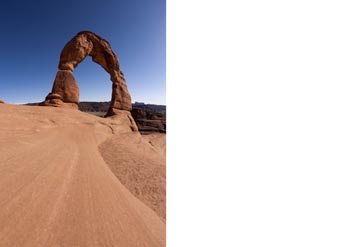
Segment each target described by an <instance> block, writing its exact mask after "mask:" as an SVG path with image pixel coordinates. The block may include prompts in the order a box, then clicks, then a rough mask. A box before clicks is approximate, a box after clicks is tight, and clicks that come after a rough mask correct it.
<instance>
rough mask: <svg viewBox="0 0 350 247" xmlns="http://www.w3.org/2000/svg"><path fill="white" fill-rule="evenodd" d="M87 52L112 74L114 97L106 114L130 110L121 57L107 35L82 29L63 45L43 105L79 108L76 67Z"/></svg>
mask: <svg viewBox="0 0 350 247" xmlns="http://www.w3.org/2000/svg"><path fill="white" fill-rule="evenodd" d="M87 56H91V57H92V60H93V61H94V62H96V63H98V64H99V65H101V66H102V67H103V68H104V69H105V70H106V72H107V73H109V74H110V79H111V81H112V99H111V105H110V108H109V110H108V113H107V116H113V115H115V114H117V113H118V112H119V111H120V110H124V111H131V108H132V106H131V97H130V94H129V91H128V88H127V85H126V81H125V78H124V74H123V72H122V71H121V69H120V65H119V60H118V57H117V56H116V55H115V54H114V52H113V51H112V48H111V46H110V44H109V43H108V42H107V41H106V40H105V39H103V38H101V37H100V36H98V35H97V34H95V33H93V32H89V31H83V32H79V33H78V34H77V35H76V36H75V37H73V39H71V40H70V41H69V42H68V43H67V44H66V45H65V47H64V48H63V50H62V52H61V56H60V62H59V65H58V68H59V71H58V72H57V75H56V78H55V81H54V84H53V87H52V92H51V93H49V95H48V96H47V97H46V99H45V101H44V102H42V103H41V105H44V106H58V107H69V108H76V109H78V103H79V87H78V84H77V82H76V80H75V79H74V76H73V71H74V69H75V68H76V67H77V66H78V64H79V63H80V62H82V61H83V60H84V59H85V57H87Z"/></svg>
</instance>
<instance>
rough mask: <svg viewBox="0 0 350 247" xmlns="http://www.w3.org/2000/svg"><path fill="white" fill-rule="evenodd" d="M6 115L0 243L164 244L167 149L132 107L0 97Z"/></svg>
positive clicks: (0, 112)
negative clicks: (108, 112) (108, 109)
mask: <svg viewBox="0 0 350 247" xmlns="http://www.w3.org/2000/svg"><path fill="white" fill-rule="evenodd" d="M123 112H126V111H123ZM0 119H1V121H0V147H1V148H0V188H1V190H0V245H1V246H36V247H37V246H51V247H55V246H57V247H58V246H84V247H89V246H98V247H100V246H120V247H124V246H129V247H138V246H140V247H141V246H144V247H146V246H147V247H157V246H165V220H164V218H165V211H164V210H165V187H163V186H164V185H165V156H164V153H162V152H161V151H160V150H161V148H160V149H159V148H156V147H155V146H157V144H156V145H154V144H153V145H152V144H151V143H150V142H149V140H148V139H143V137H142V136H141V135H140V134H139V133H138V132H134V131H133V128H135V126H134V125H135V123H134V122H133V121H132V120H131V119H132V118H131V119H130V117H129V116H128V115H127V114H126V113H125V114H124V113H119V114H118V115H116V116H113V117H111V118H100V117H95V116H93V115H89V114H86V113H83V112H80V111H77V110H73V109H66V108H57V107H36V106H15V105H8V104H1V105H0ZM164 137H165V136H164ZM155 143H158V144H160V146H161V145H163V144H161V143H162V141H160V142H155ZM158 146H159V145H158ZM101 153H103V156H102V155H101ZM115 154H118V158H116V156H115ZM105 156H110V157H112V158H113V159H115V162H113V160H108V161H107V162H108V163H109V162H111V163H109V164H108V165H107V164H106V162H105V160H104V157H105ZM113 167H122V169H120V168H118V169H113ZM162 167H164V169H163V168H162ZM134 169H139V171H137V170H134ZM134 177H138V178H142V180H139V179H134ZM122 180H123V181H122ZM148 181H150V182H149V183H150V185H149V188H148V187H145V185H146V184H147V183H148ZM158 185H159V187H158ZM135 191H140V195H138V194H137V193H136V192H135ZM152 205H154V206H152Z"/></svg>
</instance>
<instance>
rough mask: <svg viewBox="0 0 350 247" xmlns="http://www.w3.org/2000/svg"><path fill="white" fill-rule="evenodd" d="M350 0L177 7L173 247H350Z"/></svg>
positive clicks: (170, 99)
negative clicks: (349, 2)
mask: <svg viewBox="0 0 350 247" xmlns="http://www.w3.org/2000/svg"><path fill="white" fill-rule="evenodd" d="M349 74H350V6H349V4H348V1H310V0H303V1H298V0H297V1H295V0H293V1H269V0H267V1H249V0H245V1H243V0H242V1H224V0H215V1H205V0H201V1H199V0H198V1H195V0H168V1H167V110H168V112H167V117H168V126H167V128H168V133H167V137H168V139H167V141H168V145H167V152H168V153H167V154H168V156H167V159H168V161H167V183H168V187H167V193H168V194H167V196H168V198H167V203H168V204H167V209H168V212H167V213H168V215H167V241H168V242H167V246H168V247H187V246H191V247H194V246H196V247H197V246H198V247H202V246H211V247H217V246H269V247H271V246H278V247H282V246H283V247H284V246H293V247H296V246H298V247H300V246H308V247H309V246H337V247H339V246H350V169H349V166H350V162H349V161H350V117H349V114H350V86H349V85H350V76H349Z"/></svg>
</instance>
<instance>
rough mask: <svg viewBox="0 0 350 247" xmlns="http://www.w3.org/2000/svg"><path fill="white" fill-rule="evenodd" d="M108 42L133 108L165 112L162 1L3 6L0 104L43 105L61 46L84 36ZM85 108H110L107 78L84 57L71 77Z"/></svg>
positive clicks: (37, 1)
mask: <svg viewBox="0 0 350 247" xmlns="http://www.w3.org/2000/svg"><path fill="white" fill-rule="evenodd" d="M82 30H89V31H92V32H95V33H97V34H98V35H100V36H101V37H103V38H105V39H106V40H108V41H109V42H110V44H111V46H112V49H113V51H114V52H115V53H116V54H117V56H118V57H119V60H120V64H121V69H122V71H123V72H124V75H125V79H126V82H127V85H128V88H129V91H130V94H131V97H132V101H133V102H135V101H139V102H145V103H155V104H165V86H166V82H165V48H166V47H165V0H124V1H118V0H100V1H96V0H94V1H92V0H75V1H74V0H60V1H47V0H46V1H44V0H32V1H25V0H11V1H2V2H1V3H0V31H1V38H0V54H1V56H0V98H2V99H4V100H5V101H6V102H7V103H27V102H39V101H42V100H44V98H45V96H46V95H47V94H48V93H49V92H50V91H51V87H52V84H53V81H54V78H55V75H56V72H57V66H58V62H59V56H60V53H61V50H62V48H63V47H64V45H65V44H66V43H67V42H68V41H69V40H70V39H71V38H72V37H73V36H74V35H75V34H76V33H78V32H79V31H82ZM74 77H75V78H76V80H77V82H78V84H79V88H80V100H81V101H109V100H110V98H111V82H110V80H109V75H108V74H107V72H105V71H104V70H103V69H102V68H101V67H100V66H99V65H98V64H96V63H94V62H92V60H91V57H87V58H86V59H85V60H84V61H83V62H82V63H80V64H79V65H78V67H77V68H76V70H75V71H74Z"/></svg>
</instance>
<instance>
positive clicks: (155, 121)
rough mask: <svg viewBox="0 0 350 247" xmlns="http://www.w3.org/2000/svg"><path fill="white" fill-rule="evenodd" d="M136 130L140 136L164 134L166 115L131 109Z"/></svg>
mask: <svg viewBox="0 0 350 247" xmlns="http://www.w3.org/2000/svg"><path fill="white" fill-rule="evenodd" d="M131 115H132V117H133V118H134V120H135V122H136V124H137V128H138V130H139V132H140V133H141V134H149V133H154V132H159V133H166V115H165V114H163V113H160V112H152V111H147V110H143V109H132V111H131Z"/></svg>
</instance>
